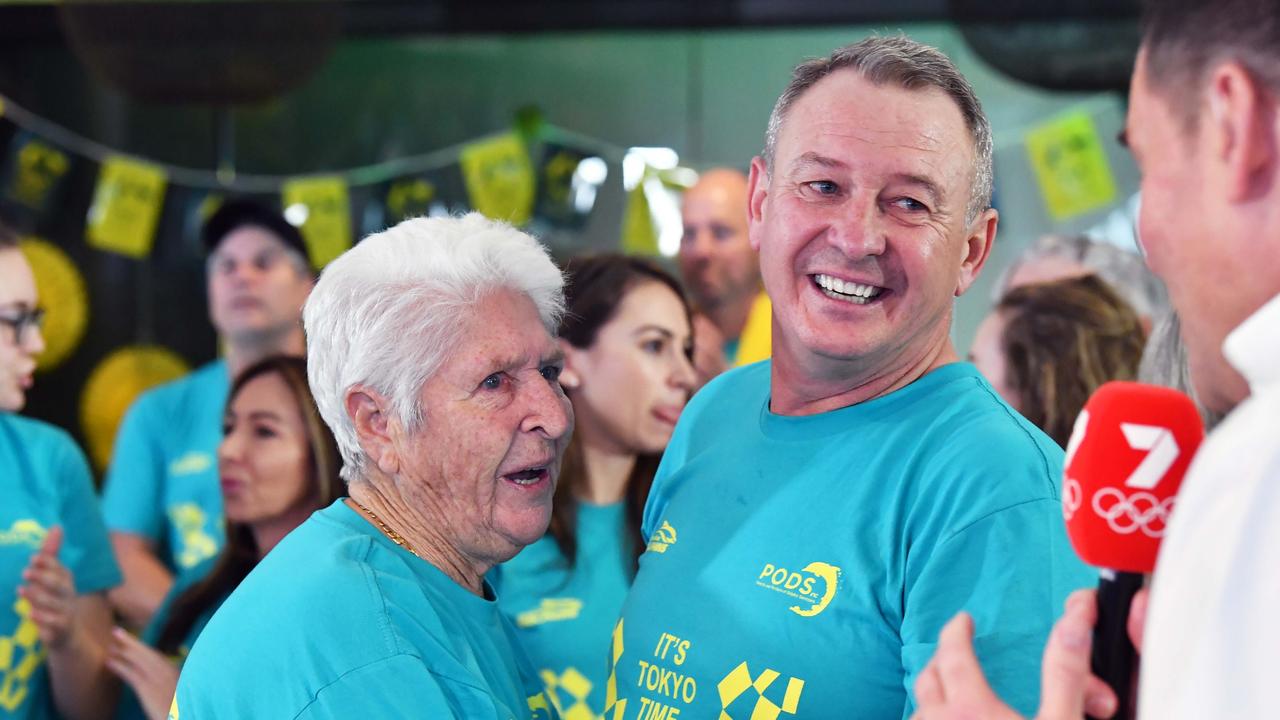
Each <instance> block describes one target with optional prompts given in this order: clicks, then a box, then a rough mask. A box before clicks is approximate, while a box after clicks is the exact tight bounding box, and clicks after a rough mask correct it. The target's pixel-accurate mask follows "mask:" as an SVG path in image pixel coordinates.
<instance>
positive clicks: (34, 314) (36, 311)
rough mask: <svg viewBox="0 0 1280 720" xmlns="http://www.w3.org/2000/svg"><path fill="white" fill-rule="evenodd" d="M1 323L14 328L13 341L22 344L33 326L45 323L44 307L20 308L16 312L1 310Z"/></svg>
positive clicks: (37, 326) (36, 326)
mask: <svg viewBox="0 0 1280 720" xmlns="http://www.w3.org/2000/svg"><path fill="white" fill-rule="evenodd" d="M0 323H4V324H5V325H8V326H9V327H11V328H13V343H14V344H15V345H22V344H23V343H25V342H26V340H27V337H28V334H27V333H28V332H29V331H30V329H31V328H39V327H41V326H42V325H43V324H44V308H31V309H30V310H25V309H24V310H18V311H17V312H16V313H14V314H10V313H5V312H0Z"/></svg>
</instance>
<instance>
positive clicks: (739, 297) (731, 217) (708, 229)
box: [679, 168, 771, 384]
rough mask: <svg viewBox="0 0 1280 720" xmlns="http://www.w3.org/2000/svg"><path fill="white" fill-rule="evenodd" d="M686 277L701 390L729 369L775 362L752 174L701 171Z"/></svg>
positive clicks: (689, 215)
mask: <svg viewBox="0 0 1280 720" xmlns="http://www.w3.org/2000/svg"><path fill="white" fill-rule="evenodd" d="M683 215H684V236H683V238H682V239H681V241H680V255H679V261H680V273H681V274H682V275H683V276H684V282H685V287H686V288H687V289H688V291H689V294H690V295H691V296H692V298H693V301H694V305H695V307H696V309H697V311H698V315H697V316H696V317H695V320H694V322H695V331H696V332H695V335H696V337H697V341H696V342H697V349H696V356H695V362H694V364H695V366H696V367H697V370H698V375H699V380H700V384H701V383H705V382H706V381H707V380H710V379H711V378H712V377H714V376H715V375H716V374H718V373H719V372H721V371H723V370H725V369H726V368H727V367H729V366H731V365H744V364H747V363H751V362H755V361H757V360H763V359H765V358H767V357H769V344H770V342H769V333H770V326H771V321H770V318H771V308H770V307H769V298H768V296H767V295H765V294H764V291H763V290H762V289H761V283H760V265H759V260H758V259H757V257H756V252H755V250H753V249H752V248H751V243H750V242H749V241H748V239H747V176H746V175H744V174H743V173H742V172H740V171H738V170H734V169H731V168H715V169H712V170H708V171H707V172H705V173H703V174H702V176H701V177H700V178H699V179H698V182H697V184H695V185H694V186H693V187H691V188H689V190H688V192H686V193H685V196H684V209H683Z"/></svg>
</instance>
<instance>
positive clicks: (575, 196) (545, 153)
mask: <svg viewBox="0 0 1280 720" xmlns="http://www.w3.org/2000/svg"><path fill="white" fill-rule="evenodd" d="M586 161H590V162H592V163H594V164H595V165H596V166H597V167H599V168H601V169H604V168H606V167H607V166H606V165H605V162H604V160H603V159H602V158H599V157H597V156H595V155H594V154H592V153H588V152H584V151H582V150H578V149H575V148H571V147H568V146H566V145H562V144H560V143H553V142H548V143H546V144H545V145H544V146H543V149H542V162H541V163H539V166H538V182H537V185H538V192H537V200H536V202H535V203H534V210H533V214H534V216H535V217H537V218H539V219H541V220H544V221H546V222H547V223H549V224H550V225H552V226H554V227H558V228H563V229H568V230H580V229H581V228H582V227H583V226H584V225H586V222H587V218H588V217H589V216H590V215H591V210H592V208H593V207H594V205H595V196H596V193H597V191H598V190H599V187H600V185H601V184H603V181H604V174H601V175H600V177H598V178H591V177H586V173H582V172H579V170H580V168H582V167H583V163H584V162H586ZM605 172H606V173H607V170H606V171H605Z"/></svg>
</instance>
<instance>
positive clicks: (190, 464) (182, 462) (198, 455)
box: [169, 450, 213, 475]
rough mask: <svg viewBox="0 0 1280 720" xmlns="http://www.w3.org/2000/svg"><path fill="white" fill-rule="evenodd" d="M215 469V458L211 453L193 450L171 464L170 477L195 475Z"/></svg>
mask: <svg viewBox="0 0 1280 720" xmlns="http://www.w3.org/2000/svg"><path fill="white" fill-rule="evenodd" d="M211 467H213V456H212V455H210V454H209V453H205V452H200V451H198V450H192V451H191V452H189V453H187V454H186V455H183V456H182V457H180V458H178V459H177V460H174V461H173V462H171V463H169V474H170V475H194V474H196V473H199V472H204V471H205V470H208V469H209V468H211Z"/></svg>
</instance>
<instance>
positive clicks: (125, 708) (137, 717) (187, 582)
mask: <svg viewBox="0 0 1280 720" xmlns="http://www.w3.org/2000/svg"><path fill="white" fill-rule="evenodd" d="M218 557H219V556H216V555H215V556H214V557H211V558H206V559H205V560H202V561H200V564H199V565H196V566H195V567H193V568H191V569H190V570H187V571H185V572H183V573H182V574H181V575H179V576H178V577H177V578H175V579H174V581H173V587H171V588H170V589H169V593H168V594H167V595H165V596H164V601H163V602H161V603H160V607H158V608H156V612H155V614H154V615H152V616H151V621H150V622H148V623H147V627H146V628H145V629H144V630H143V631H142V637H141V640H142V642H144V643H146V644H147V645H149V646H151V647H152V648H154V647H155V646H156V643H157V642H159V641H160V633H161V632H162V631H163V630H164V625H165V623H167V622H168V621H169V613H170V611H171V610H172V609H173V603H174V601H175V600H177V599H178V597H180V596H181V595H182V594H183V593H185V592H186V591H187V590H190V589H191V587H192V586H193V585H195V584H196V583H198V582H200V581H201V580H203V579H204V577H205V576H206V575H208V574H209V571H211V570H212V569H213V566H214V565H215V564H216V563H217V561H218ZM226 599H227V598H226V596H223V597H221V598H219V599H218V600H217V601H216V602H214V603H212V604H211V605H210V606H209V607H207V608H205V609H204V610H202V611H201V612H200V614H199V615H197V616H196V619H195V622H193V623H192V624H191V628H190V629H189V630H187V632H186V634H185V635H184V637H183V641H182V644H180V645H179V646H178V652H177V654H176V657H174V658H173V659H174V661H175V662H176V663H178V664H179V665H181V664H182V662H183V661H184V660H186V657H187V654H188V653H190V652H191V646H192V645H194V644H195V642H196V638H198V637H200V633H201V632H203V631H204V626H205V625H208V624H209V619H210V618H212V617H213V614H214V613H215V612H217V611H218V608H219V607H221V606H222V603H223V602H224V601H226ZM121 685H122V687H121V688H120V701H119V703H117V705H116V714H115V720H145V718H146V714H145V713H143V712H142V705H141V703H139V702H138V696H137V695H135V694H134V692H133V688H131V687H129V684H128V683H121Z"/></svg>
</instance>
